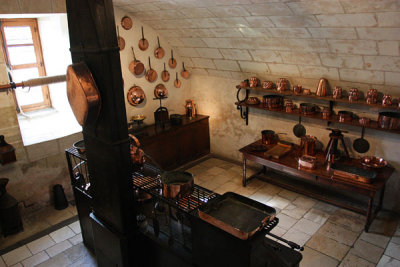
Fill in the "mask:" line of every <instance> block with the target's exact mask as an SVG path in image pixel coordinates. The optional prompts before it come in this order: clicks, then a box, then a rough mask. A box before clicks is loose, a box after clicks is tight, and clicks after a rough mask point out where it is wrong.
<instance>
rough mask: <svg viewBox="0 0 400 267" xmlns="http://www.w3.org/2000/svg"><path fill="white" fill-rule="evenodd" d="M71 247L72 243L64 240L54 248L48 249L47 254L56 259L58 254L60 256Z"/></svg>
mask: <svg viewBox="0 0 400 267" xmlns="http://www.w3.org/2000/svg"><path fill="white" fill-rule="evenodd" d="M70 247H72V245H71V243H70V242H68V240H64V241H62V242H60V243H57V244H55V245H54V246H52V247H50V248H48V249H46V252H47V254H49V256H50V257H54V256H56V255H57V254H60V253H61V252H63V251H64V250H67V249H69V248H70Z"/></svg>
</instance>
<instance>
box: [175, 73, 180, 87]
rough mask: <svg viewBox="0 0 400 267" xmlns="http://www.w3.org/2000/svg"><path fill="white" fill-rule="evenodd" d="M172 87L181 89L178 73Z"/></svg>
mask: <svg viewBox="0 0 400 267" xmlns="http://www.w3.org/2000/svg"><path fill="white" fill-rule="evenodd" d="M174 85H175V87H176V88H179V87H181V81H180V80H179V79H178V73H176V79H175V81H174Z"/></svg>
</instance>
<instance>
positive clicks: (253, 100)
mask: <svg viewBox="0 0 400 267" xmlns="http://www.w3.org/2000/svg"><path fill="white" fill-rule="evenodd" d="M246 104H249V105H258V104H260V99H258V97H255V96H250V97H249V98H248V99H247V100H246Z"/></svg>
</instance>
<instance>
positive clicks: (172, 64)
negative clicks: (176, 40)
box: [168, 49, 177, 69]
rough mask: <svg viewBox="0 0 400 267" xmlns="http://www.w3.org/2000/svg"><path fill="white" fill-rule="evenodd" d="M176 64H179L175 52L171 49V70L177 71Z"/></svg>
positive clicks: (169, 63)
mask: <svg viewBox="0 0 400 267" xmlns="http://www.w3.org/2000/svg"><path fill="white" fill-rule="evenodd" d="M176 64H177V62H176V59H175V58H174V51H172V49H171V58H170V59H169V61H168V65H169V67H170V68H171V69H175V67H176Z"/></svg>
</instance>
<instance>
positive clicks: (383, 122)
mask: <svg viewBox="0 0 400 267" xmlns="http://www.w3.org/2000/svg"><path fill="white" fill-rule="evenodd" d="M378 126H379V127H380V128H383V129H391V130H400V113H399V112H391V111H386V112H379V116H378Z"/></svg>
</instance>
